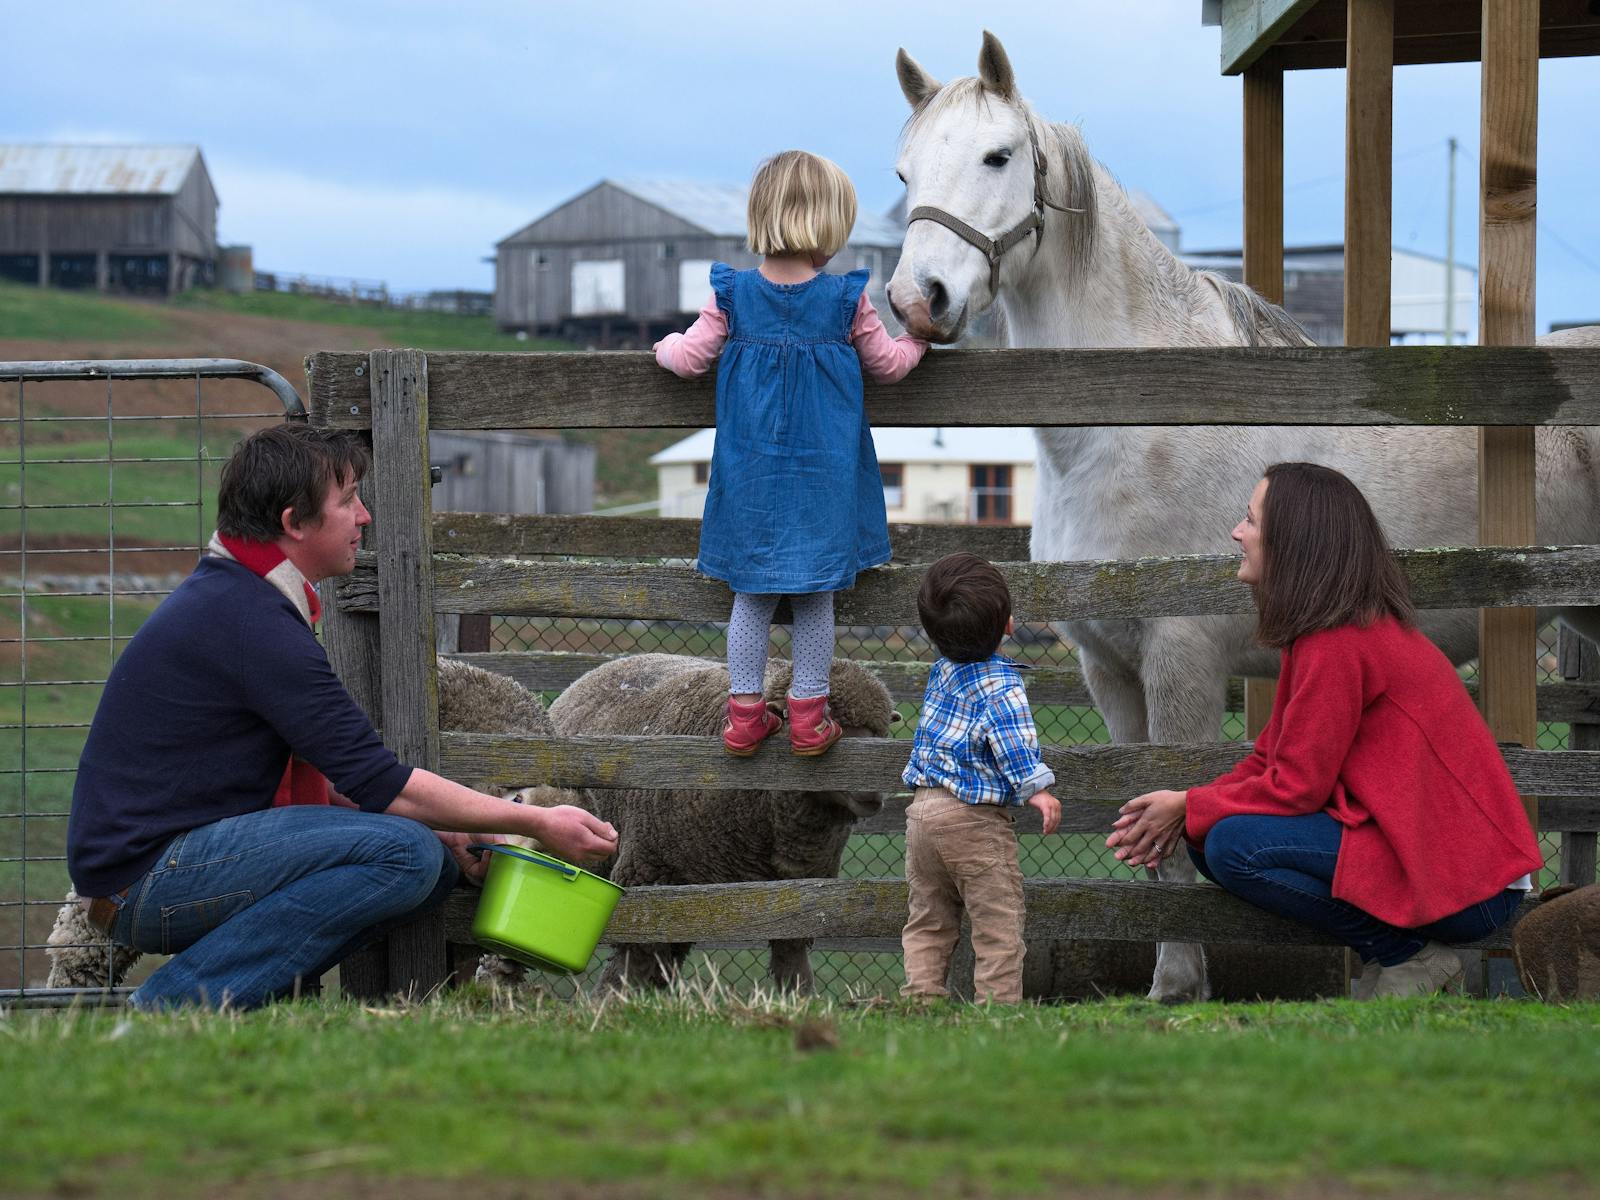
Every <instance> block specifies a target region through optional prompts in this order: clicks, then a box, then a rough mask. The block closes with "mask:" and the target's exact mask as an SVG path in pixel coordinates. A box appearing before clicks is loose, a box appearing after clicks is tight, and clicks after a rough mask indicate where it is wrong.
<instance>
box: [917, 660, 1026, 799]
mask: <svg viewBox="0 0 1600 1200" xmlns="http://www.w3.org/2000/svg"><path fill="white" fill-rule="evenodd" d="M900 778H901V779H902V780H904V781H905V782H906V783H909V784H910V785H911V786H912V787H942V788H944V789H945V790H947V791H948V792H950V794H951V795H953V796H955V797H956V798H957V799H958V800H964V801H965V802H966V803H968V804H1001V805H1015V804H1026V803H1027V801H1028V798H1029V797H1030V796H1032V795H1033V794H1034V793H1035V792H1042V791H1044V790H1045V789H1046V788H1048V787H1050V786H1051V785H1052V784H1054V783H1055V781H1056V777H1055V773H1054V772H1052V771H1051V770H1050V768H1049V767H1047V766H1045V765H1044V763H1043V762H1042V761H1040V759H1039V735H1038V734H1037V733H1035V732H1034V728H1033V713H1032V712H1031V711H1030V710H1029V708H1028V694H1027V692H1025V691H1024V690H1023V687H1022V675H1021V674H1020V673H1019V672H1018V671H1017V668H1016V665H1015V664H1014V663H1013V662H1012V661H1011V660H1010V659H1009V658H1007V657H1005V655H1003V654H992V655H990V656H989V657H988V658H986V659H985V660H984V661H982V662H974V663H956V662H951V661H950V660H949V659H948V658H941V659H940V660H939V661H938V662H936V663H934V664H933V667H932V668H931V669H930V670H929V671H928V689H927V691H926V692H924V693H923V695H922V718H921V720H919V721H918V722H917V737H916V741H914V742H913V743H912V744H911V761H910V762H909V763H907V764H906V769H905V772H904V773H903V774H902V775H901V776H900Z"/></svg>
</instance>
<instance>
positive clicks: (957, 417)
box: [306, 347, 1600, 993]
mask: <svg viewBox="0 0 1600 1200" xmlns="http://www.w3.org/2000/svg"><path fill="white" fill-rule="evenodd" d="M306 367H307V375H308V379H309V383H310V395H311V413H312V420H313V421H314V422H316V423H318V424H323V425H329V426H337V427H344V428H356V429H365V430H370V431H371V437H372V442H373V450H374V458H375V467H374V470H373V472H372V473H371V475H370V476H369V479H368V481H367V485H366V488H367V493H366V494H367V496H368V499H369V503H370V504H372V506H373V508H374V512H375V515H376V521H375V528H374V531H373V534H372V535H369V544H373V545H375V551H373V552H369V553H364V554H363V555H362V556H361V560H360V563H359V565H358V567H357V570H356V572H355V574H354V575H352V576H350V577H348V578H346V579H344V580H342V581H340V582H339V584H338V586H337V588H336V589H335V594H334V595H333V596H331V597H329V598H328V600H329V601H330V602H329V603H327V604H326V607H327V610H328V616H327V618H326V631H327V642H328V649H329V654H330V657H331V658H332V659H333V661H334V664H335V666H336V668H337V669H338V670H339V672H340V674H341V676H342V677H343V678H344V680H345V682H346V683H347V685H348V686H349V687H350V689H351V691H352V692H353V694H354V695H355V696H356V698H357V699H358V700H359V701H360V702H361V703H362V704H363V705H364V706H365V707H366V708H367V709H368V711H369V712H370V713H371V714H372V716H373V718H374V720H375V721H376V722H377V723H378V724H379V725H380V726H381V727H382V729H383V731H384V736H385V739H386V741H387V742H388V743H389V744H390V745H391V746H392V747H393V748H394V749H395V751H396V752H397V753H398V754H399V755H400V756H401V757H402V759H404V760H405V761H408V762H411V763H414V764H417V765H420V766H426V767H429V768H434V769H439V770H442V771H443V772H444V773H445V774H447V775H448V774H459V775H462V776H472V777H474V778H484V777H489V778H492V779H494V780H497V781H499V782H502V783H506V784H522V783H527V782H550V783H556V784H562V785H567V786H591V787H592V786H605V787H668V786H682V785H683V784H685V783H686V782H689V781H692V782H693V785H694V786H696V787H703V788H718V789H740V788H751V787H782V788H789V789H804V788H810V787H816V788H834V787H840V786H848V787H851V788H855V789H863V788H865V789H881V790H886V791H894V790H896V789H897V787H898V778H899V771H900V769H901V768H902V767H903V765H904V762H905V755H906V750H907V747H906V745H905V743H904V742H898V743H897V742H893V741H888V740H883V741H879V740H871V739H863V740H853V741H850V742H846V743H842V744H841V745H839V746H838V747H836V748H835V749H834V750H833V751H832V752H831V753H829V754H828V755H827V756H825V757H823V758H820V759H797V758H794V757H793V756H790V755H764V756H757V757H755V758H752V759H747V760H736V759H730V758H729V757H728V756H727V755H725V754H724V753H723V752H722V750H721V747H720V746H719V745H718V743H717V741H716V740H715V739H709V738H707V739H699V738H668V737H636V738H633V737H632V738H625V737H614V738H571V739H540V738H516V737H488V736H482V735H466V734H444V735H442V736H441V734H440V732H439V730H438V722H437V687H436V680H435V676H434V670H435V668H434V651H435V640H434V628H435V625H434V617H435V614H436V613H461V614H471V613H480V614H481V613H494V614H500V615H530V616H551V617H575V616H583V617H595V618H624V619H632V620H689V621H720V620H726V616H727V607H728V598H727V592H726V589H725V588H723V587H722V586H721V585H720V584H716V583H712V582H710V581H707V580H705V579H703V578H701V577H699V576H698V575H696V574H695V572H694V571H693V570H692V569H691V568H690V567H689V566H688V565H686V564H684V565H670V564H667V565H660V564H658V563H655V562H648V563H639V562H625V561H616V560H618V559H624V558H650V559H657V558H666V559H671V558H679V557H681V558H687V557H689V556H690V555H692V553H693V543H694V535H695V523H694V522H674V521H641V520H634V519H630V518H599V517H581V518H573V517H550V518H538V517H515V518H513V517H464V516H458V515H454V514H450V515H443V516H437V517H436V516H434V515H433V514H432V512H431V509H430V505H429V486H428V432H429V430H430V429H441V430H444V429H501V428H574V427H663V426H666V427H684V428H689V427H703V426H706V425H710V424H712V423H713V408H714V400H713V384H712V381H711V380H710V379H705V380H699V381H683V380H679V379H676V378H675V377H673V376H671V375H669V374H668V373H666V372H664V371H661V370H660V369H659V368H657V367H656V366H655V365H654V363H653V361H652V360H651V358H650V356H648V355H645V354H639V353H615V354H541V355H507V354H427V355H425V354H422V353H420V352H417V351H409V350H400V351H375V352H373V353H371V354H345V353H320V354H316V355H313V356H312V357H311V358H309V359H308V360H307V364H306ZM867 406H868V412H869V415H870V417H871V419H872V421H873V423H874V424H877V425H947V426H960V425H998V424H1010V425H1057V426H1091V425H1173V424H1230V425H1252V424H1266V425H1287V424H1316V425H1392V424H1401V425H1467V426H1477V425H1485V424H1488V425H1557V424H1560V425H1569V424H1583V425H1590V424H1600V351H1584V350H1562V351H1551V350H1541V349H1536V348H1494V349H1485V348H1478V347H1460V348H1452V349H1441V348H1437V347H1419V348H1395V349H1381V350H1368V349H1273V350H1244V349H1219V350H1138V351H1131V350H1080V351H1067V350H1006V351H963V352H952V353H941V354H936V355H932V356H930V358H929V359H928V360H927V361H926V362H925V363H924V364H923V366H922V367H921V368H919V370H918V371H917V373H916V374H915V375H914V376H913V377H912V378H911V380H909V381H907V382H905V383H903V384H900V385H897V386H895V387H893V388H878V387H874V386H873V385H871V384H869V385H868V387H867ZM895 540H896V543H897V552H898V556H899V557H900V558H901V559H904V560H906V561H907V562H917V561H923V562H926V561H929V560H931V558H933V557H936V556H937V553H942V552H943V551H944V550H945V549H949V548H951V546H952V545H953V544H955V545H962V546H966V547H969V548H972V549H974V550H976V551H978V552H979V553H984V554H986V555H987V556H988V557H991V558H995V559H999V560H1001V561H1002V563H1003V569H1004V570H1005V572H1006V575H1007V578H1008V580H1009V581H1010V584H1011V588H1012V593H1013V598H1014V601H1015V607H1016V613H1017V616H1018V618H1019V619H1021V620H1028V621H1042V620H1060V619H1063V618H1086V617H1155V616H1170V615H1206V614H1225V613H1242V612H1247V611H1249V610H1250V607H1251V602H1250V597H1249V594H1248V592H1247V591H1246V589H1244V588H1243V587H1241V586H1240V585H1239V584H1238V583H1237V582H1236V580H1235V579H1234V572H1235V569H1236V566H1237V560H1236V559H1234V558H1231V557H1226V556H1195V557H1183V558H1166V559H1149V560H1140V561H1126V562H1090V563H1028V562H1021V561H1015V560H1016V559H1017V558H1019V557H1020V552H1021V550H1022V549H1023V547H1022V545H1021V543H1020V541H1019V540H1018V537H1017V534H1016V532H1015V531H1008V530H987V529H977V528H960V529H947V530H935V529H929V528H920V529H919V528H917V527H901V528H900V529H899V530H897V531H896V538H895ZM446 550H448V551H449V553H440V552H439V551H446ZM528 554H570V555H579V556H593V557H595V558H596V559H598V560H599V561H592V562H583V561H571V562H558V563H551V562H529V561H523V560H519V559H518V557H517V556H518V555H528ZM1402 559H1403V562H1404V565H1405V569H1406V571H1407V573H1408V575H1409V576H1410V578H1411V582H1412V587H1413V589H1414V594H1415V597H1416V599H1417V602H1418V604H1419V606H1420V607H1424V608H1460V607H1490V608H1493V607H1503V606H1508V605H1516V606H1522V605H1540V604H1572V603H1590V602H1593V600H1594V598H1595V597H1596V595H1597V594H1600V547H1596V546H1567V547H1532V546H1523V547H1499V548H1496V547H1467V548H1446V549H1438V550H1418V551H1409V552H1406V553H1405V554H1403V555H1402ZM918 574H919V572H918V571H917V570H916V569H915V568H914V567H912V566H909V565H891V566H890V567H888V568H885V569H882V570H878V571H873V572H870V573H868V574H866V575H863V576H862V577H861V579H860V581H859V582H858V584H857V586H856V588H855V589H854V590H852V591H851V592H849V593H846V594H843V595H841V596H840V598H839V604H838V620H839V622H840V624H846V625H848V624H858V625H859V624H896V625H909V624H915V623H916V605H915V589H916V581H917V577H918ZM464 657H466V658H468V660H469V661H474V662H478V663H480V664H482V665H486V666H490V667H491V668H493V669H495V670H498V671H502V672H504V673H505V674H508V675H510V676H512V677H514V678H517V679H519V680H521V681H522V682H524V683H526V684H528V685H529V686H534V687H540V688H549V687H559V686H562V685H564V684H565V683H566V682H568V681H570V680H571V679H572V678H574V677H576V675H577V674H579V673H581V671H582V670H584V669H587V668H588V667H589V666H592V665H595V664H596V663H597V662H598V661H601V660H600V659H599V658H596V657H591V656H586V655H574V654H548V653H546V654H538V653H529V654H479V655H467V656H464ZM872 669H873V670H875V671H876V672H878V673H879V674H880V676H881V677H883V678H885V680H886V681H887V682H888V683H889V684H890V687H891V691H892V692H893V693H894V694H895V695H897V696H901V697H912V696H917V695H920V679H921V677H922V676H921V672H922V671H924V670H925V668H923V667H919V666H917V665H915V664H904V665H888V664H873V665H872ZM1527 669H1528V670H1530V671H1531V670H1533V669H1534V664H1533V663H1532V662H1531V661H1530V662H1529V663H1528V664H1527ZM1575 673H1576V672H1575ZM1588 675H1589V676H1590V677H1589V678H1587V679H1586V680H1585V681H1584V682H1581V683H1577V684H1571V685H1547V686H1546V687H1543V688H1541V689H1540V690H1539V706H1540V710H1541V715H1542V716H1543V717H1544V719H1547V720H1558V721H1567V722H1595V721H1600V687H1597V685H1596V683H1595V681H1594V679H1593V675H1594V673H1593V672H1592V671H1590V672H1588ZM1033 678H1034V683H1033V686H1032V688H1031V689H1030V691H1031V694H1032V695H1033V697H1034V699H1035V702H1041V701H1049V702H1055V703H1067V704H1083V703H1087V695H1086V692H1085V691H1084V688H1083V684H1082V680H1081V677H1080V676H1079V675H1078V674H1077V672H1075V671H1071V670H1066V669H1061V670H1054V671H1042V672H1037V673H1035V675H1034V677H1033ZM1585 744H1593V743H1587V742H1586V743H1585ZM1247 750H1248V746H1247V745H1246V744H1245V743H1213V744H1206V745H1192V746H1150V745H1140V746H1085V747H1072V748H1065V747H1054V748H1049V749H1047V750H1046V754H1045V756H1046V760H1047V761H1048V762H1049V763H1050V765H1051V767H1052V768H1053V769H1054V770H1055V772H1056V774H1057V777H1058V785H1057V792H1058V794H1059V795H1060V796H1061V797H1062V798H1063V799H1064V800H1065V801H1066V803H1065V805H1064V808H1065V810H1066V813H1067V821H1066V823H1065V825H1064V827H1065V828H1068V829H1072V830H1077V831H1080V832H1089V831H1100V830H1104V829H1107V828H1109V825H1110V821H1111V819H1112V814H1113V813H1114V811H1115V807H1116V805H1117V804H1118V803H1120V802H1121V801H1122V800H1123V799H1126V798H1127V797H1129V796H1131V795H1135V794H1137V793H1138V792H1140V791H1143V790H1148V789H1149V788H1151V787H1156V786H1164V785H1169V784H1170V783H1171V782H1172V781H1174V780H1182V779H1203V778H1209V777H1211V776H1212V775H1215V774H1217V773H1218V772H1220V771H1222V770H1224V769H1226V768H1227V767H1228V766H1230V765H1231V764H1232V763H1233V762H1235V761H1237V760H1238V758H1239V757H1241V756H1242V755H1243V754H1244V753H1245V752H1247ZM1506 758H1507V762H1508V764H1509V765H1510V768H1511V771H1512V775H1513V777H1514V778H1515V779H1516V781H1517V784H1518V787H1519V788H1521V789H1522V790H1523V791H1524V792H1525V793H1528V794H1534V795H1539V796H1540V797H1541V798H1542V800H1541V804H1540V806H1539V823H1540V826H1541V827H1542V828H1544V829H1547V830H1559V831H1561V832H1563V833H1566V834H1569V835H1571V836H1572V837H1575V838H1577V839H1579V840H1578V841H1576V842H1575V843H1574V849H1575V853H1576V854H1577V856H1578V857H1579V858H1580V859H1581V858H1582V856H1583V855H1584V854H1587V855H1588V856H1589V857H1588V859H1587V861H1589V862H1591V863H1592V862H1593V845H1594V832H1595V831H1596V830H1597V829H1600V752H1596V751H1567V752H1558V753H1542V752H1537V751H1530V750H1523V749H1520V748H1516V749H1508V750H1507V751H1506ZM1028 827H1029V826H1028V825H1027V824H1024V825H1023V826H1022V828H1024V829H1027V828H1028ZM861 828H862V831H863V832H866V831H868V827H867V826H866V825H863V826H862V827H861ZM903 828H904V808H903V805H895V804H891V805H889V806H886V809H885V812H884V813H883V814H881V815H880V816H879V817H878V818H875V819H874V821H873V822H872V823H871V826H870V831H873V832H891V831H896V830H900V829H903ZM1591 870H1592V867H1591ZM1027 900H1028V933H1029V936H1057V937H1070V938H1078V937H1093V938H1112V939H1128V940H1203V941H1213V942H1266V943H1274V944H1279V943H1281V944H1293V943H1311V944H1315V943H1318V942H1319V941H1320V942H1322V943H1323V944H1327V943H1326V940H1325V939H1320V938H1319V937H1318V935H1316V934H1314V933H1312V932H1311V931H1310V930H1307V929H1305V928H1303V927H1301V926H1298V925H1294V924H1292V923H1290V922H1286V921H1282V920H1278V919H1276V918H1271V917H1269V916H1267V915H1266V914H1264V913H1261V912H1260V911H1258V910H1256V909H1254V908H1251V907H1250V906H1248V905H1245V904H1243V903H1242V902H1239V901H1237V900H1235V899H1234V898H1233V897H1231V896H1229V895H1227V894H1226V893H1223V892H1221V891H1220V889H1217V888H1213V887H1209V886H1205V885H1190V886H1183V885H1173V884H1160V883H1149V882H1143V881H1109V880H1088V879H1057V880H1037V881H1030V882H1029V883H1028V885H1027ZM905 911H906V907H905V885H904V882H903V881H899V880H843V879H841V880H826V881H798V882H786V883H759V884H756V883H752V884H732V885H716V886H706V887H682V888H668V887H659V888H638V889H634V890H632V891H631V892H630V893H629V894H628V895H627V896H626V897H625V898H624V900H623V902H622V904H621V905H620V906H619V908H618V910H617V915H616V917H615V919H614V921H613V923H612V926H611V928H610V930H609V931H608V940H610V941H612V942H675V941H676V942H682V941H706V940H715V941H720V942H727V941H734V942H745V941H751V940H760V939H765V938H770V937H784V938H793V937H817V938H822V939H828V940H829V941H830V942H832V941H833V940H834V939H841V938H844V939H853V938H867V939H882V938H887V937H892V936H894V935H895V934H897V933H898V931H899V929H900V926H901V924H902V923H903V921H904V916H905ZM469 922H470V916H469V914H468V911H467V908H466V907H465V902H463V903H462V904H461V905H459V906H457V905H452V906H451V907H449V908H447V910H446V912H444V913H441V914H437V915H435V916H433V917H430V918H425V919H423V920H421V921H419V922H417V923H415V925H414V926H413V927H411V928H410V929H408V930H406V931H404V933H403V934H400V935H396V936H394V937H392V938H391V939H390V940H389V944H388V946H387V948H386V949H383V950H380V951H378V952H376V953H368V954H366V955H363V956H362V957H361V958H360V959H359V960H358V961H352V963H350V964H347V966H346V973H345V980H346V986H348V987H350V988H351V989H352V990H354V991H356V992H358V993H360V992H379V991H383V990H395V989H401V988H407V987H423V988H426V987H430V986H433V985H434V984H436V983H438V982H440V981H441V980H443V979H444V978H445V977H446V974H447V972H448V969H449V958H448V954H447V950H446V944H447V940H448V939H449V938H451V937H454V938H457V939H461V938H464V937H466V936H467V926H468V924H469ZM1504 941H1505V935H1504V933H1503V932H1502V934H1501V935H1500V936H1499V937H1498V938H1497V939H1492V940H1491V942H1490V943H1489V944H1503V943H1504Z"/></svg>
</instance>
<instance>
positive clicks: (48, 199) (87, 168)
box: [0, 144, 217, 295]
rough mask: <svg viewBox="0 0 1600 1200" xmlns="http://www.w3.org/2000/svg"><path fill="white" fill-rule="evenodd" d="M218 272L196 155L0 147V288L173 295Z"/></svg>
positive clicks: (205, 182) (191, 149)
mask: <svg viewBox="0 0 1600 1200" xmlns="http://www.w3.org/2000/svg"><path fill="white" fill-rule="evenodd" d="M216 270H217V193H216V190H215V189H214V188H213V187H212V185H211V175H210V173H209V172H208V171H207V170H206V164H205V159H204V158H202V157H201V155H200V148H199V147H198V146H65V145H14V144H13V145H5V144H0V279H10V280H17V281H20V282H23V283H36V284H38V285H40V286H41V287H64V288H95V289H97V290H99V291H103V292H104V291H120V292H143V293H153V294H156V295H172V294H173V293H175V292H179V291H182V290H184V289H185V288H189V287H194V286H195V285H197V284H208V283H211V282H212V281H213V280H214V279H215V277H216Z"/></svg>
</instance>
